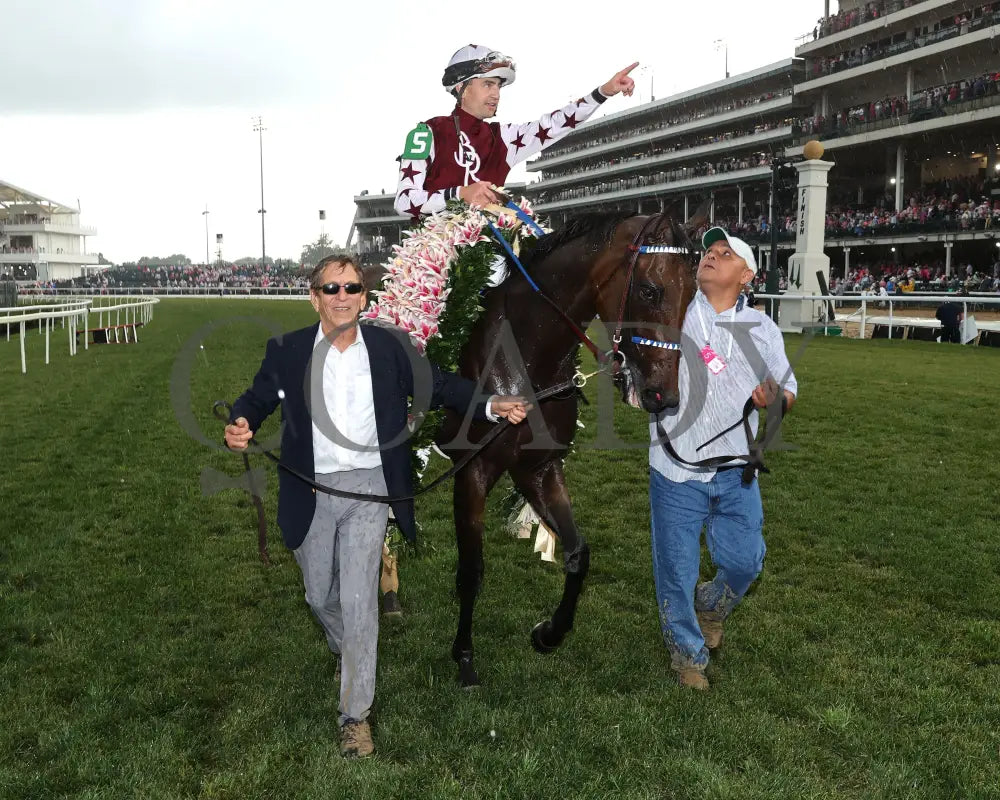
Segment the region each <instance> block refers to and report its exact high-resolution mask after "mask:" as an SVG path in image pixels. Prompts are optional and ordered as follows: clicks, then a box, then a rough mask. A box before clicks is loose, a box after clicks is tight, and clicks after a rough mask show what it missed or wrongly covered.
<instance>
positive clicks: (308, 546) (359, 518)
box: [294, 467, 389, 725]
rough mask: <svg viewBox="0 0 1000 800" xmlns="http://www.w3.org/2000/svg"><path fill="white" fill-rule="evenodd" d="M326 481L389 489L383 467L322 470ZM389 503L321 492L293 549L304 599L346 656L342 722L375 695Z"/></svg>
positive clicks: (363, 713)
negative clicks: (380, 589)
mask: <svg viewBox="0 0 1000 800" xmlns="http://www.w3.org/2000/svg"><path fill="white" fill-rule="evenodd" d="M316 482H317V483H319V484H321V485H322V486H329V487H330V488H334V489H342V490H344V491H348V492H363V493H366V494H367V493H370V494H383V495H384V494H385V493H386V487H385V478H384V476H383V475H382V468H381V467H377V468H375V469H357V470H352V471H350V472H332V473H328V474H325V475H317V476H316ZM388 516H389V506H388V505H386V504H384V503H366V502H364V501H361V500H348V499H346V498H342V497H335V496H333V495H329V494H323V493H322V492H317V493H316V514H315V515H314V516H313V520H312V524H311V525H310V526H309V532H308V533H307V534H306V538H305V540H304V541H303V542H302V544H301V545H300V546H299V548H298V549H297V550H295V551H294V553H295V560H296V561H297V562H298V564H299V567H300V568H301V570H302V578H303V581H304V583H305V587H306V603H308V604H309V608H310V609H312V612H313V614H315V616H316V619H317V620H319V624H320V625H321V626H322V627H323V632H324V633H325V634H326V641H327V643H328V644H329V645H330V650H331V651H332V652H334V653H336V654H339V655H340V659H341V662H340V670H341V675H340V719H339V724H340V725H343V724H344V723H345V722H346V721H347V720H349V719H353V720H363V719H365V718H366V717H367V716H368V711H369V709H370V708H371V705H372V700H373V699H374V697H375V662H376V655H377V650H378V579H379V568H380V567H381V565H382V543H383V541H384V540H385V526H386V520H387V518H388Z"/></svg>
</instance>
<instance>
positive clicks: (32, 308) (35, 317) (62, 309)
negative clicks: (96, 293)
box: [0, 297, 160, 374]
mask: <svg viewBox="0 0 1000 800" xmlns="http://www.w3.org/2000/svg"><path fill="white" fill-rule="evenodd" d="M158 302H160V301H159V299H157V298H155V297H149V298H144V299H142V300H132V301H129V302H125V303H115V304H113V305H99V306H94V305H93V303H94V301H93V300H92V299H90V298H86V299H79V300H72V301H68V302H63V303H60V302H50V303H44V304H40V305H28V306H16V307H14V308H0V325H4V324H6V326H7V341H8V342H9V341H10V329H11V326H18V327H19V329H20V330H19V333H20V337H19V338H20V342H21V372H22V374H23V373H26V372H27V371H28V364H27V359H26V356H25V350H24V346H25V338H26V337H25V334H26V333H27V324H28V323H29V322H37V323H38V332H39V334H41V333H44V334H45V363H46V364H48V363H49V342H50V339H51V334H52V328H53V326H54V324H55V321H56V320H61V321H62V326H63V328H68V335H69V354H70V356H75V355H76V352H77V341H76V337H77V334H78V333H79V332H80V329H81V326H82V332H83V348H84V350H87V349H89V342H90V337H89V334H90V333H91V332H92V331H93V330H95V329H92V328H91V327H90V315H91V314H97V328H96V329H98V330H99V329H108V328H112V327H115V326H121V327H125V328H126V329H129V328H130V329H131V330H132V335H133V337H134V341H138V333H137V331H136V328H137V327H138V326H139V325H146V324H148V323H149V322H150V321H151V320H152V319H153V306H154V305H155V304H156V303H158ZM112 316H113V317H114V321H112ZM123 316H124V321H123ZM126 341H128V337H127V335H126Z"/></svg>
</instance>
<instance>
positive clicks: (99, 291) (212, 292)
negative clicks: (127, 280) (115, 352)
mask: <svg viewBox="0 0 1000 800" xmlns="http://www.w3.org/2000/svg"><path fill="white" fill-rule="evenodd" d="M18 292H19V293H20V294H22V295H29V296H33V297H158V298H161V299H163V298H167V297H206V298H208V297H216V298H218V297H224V298H225V297H228V298H238V297H243V298H255V299H258V300H263V299H278V298H284V299H287V298H289V297H308V296H309V288H308V287H307V286H281V287H274V286H267V287H262V286H239V287H236V286H227V287H224V288H222V289H220V288H219V287H218V286H214V287H213V286H176V287H174V286H116V287H110V286H109V287H107V288H98V287H82V288H73V289H45V288H42V287H35V286H21V287H19V288H18Z"/></svg>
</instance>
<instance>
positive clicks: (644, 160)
mask: <svg viewBox="0 0 1000 800" xmlns="http://www.w3.org/2000/svg"><path fill="white" fill-rule="evenodd" d="M793 132H794V131H793V128H792V126H791V125H783V126H781V127H779V128H772V129H771V130H768V131H761V132H760V133H754V134H751V135H749V136H740V137H737V138H734V139H722V140H720V141H718V142H712V143H711V144H706V145H699V146H697V147H689V148H686V149H683V150H673V151H671V152H668V153H664V154H663V155H659V156H650V155H647V154H645V153H640V154H638V155H634V156H632V157H630V158H626V159H622V160H621V161H618V162H617V163H614V164H602V165H599V166H597V167H593V168H590V169H582V170H579V171H577V172H572V173H570V174H567V175H558V176H556V177H552V178H543V179H542V180H540V181H538V182H537V183H535V184H534V185H533V187H532V188H533V190H534V191H536V192H537V191H541V190H546V189H556V188H559V187H562V186H571V185H572V184H574V183H583V182H586V181H591V180H598V179H601V178H605V177H612V176H615V175H622V174H626V173H629V172H636V171H638V170H647V169H649V168H650V167H657V166H665V165H669V164H677V163H680V162H684V161H688V160H691V159H696V158H703V157H705V156H711V155H715V154H718V153H731V152H733V151H738V150H742V149H743V148H746V147H756V146H759V145H761V144H772V143H774V142H779V143H784V142H788V141H790V140H791V138H792V135H793Z"/></svg>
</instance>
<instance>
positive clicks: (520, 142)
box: [511, 133, 527, 153]
mask: <svg viewBox="0 0 1000 800" xmlns="http://www.w3.org/2000/svg"><path fill="white" fill-rule="evenodd" d="M511 144H512V145H513V146H514V152H515V153H516V152H517V151H518V150H520V149H521V148H522V147H527V145H526V144H525V143H524V134H523V133H519V134H518V135H517V137H516V138H515V139H513V140H511Z"/></svg>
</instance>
